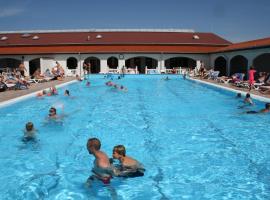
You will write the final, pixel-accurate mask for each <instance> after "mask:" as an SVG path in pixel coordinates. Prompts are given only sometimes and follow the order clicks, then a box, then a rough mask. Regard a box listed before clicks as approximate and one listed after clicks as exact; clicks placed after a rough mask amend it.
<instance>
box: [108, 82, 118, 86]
mask: <svg viewBox="0 0 270 200" xmlns="http://www.w3.org/2000/svg"><path fill="white" fill-rule="evenodd" d="M105 85H107V86H115V85H116V84H115V83H114V82H112V81H107V82H106V83H105Z"/></svg>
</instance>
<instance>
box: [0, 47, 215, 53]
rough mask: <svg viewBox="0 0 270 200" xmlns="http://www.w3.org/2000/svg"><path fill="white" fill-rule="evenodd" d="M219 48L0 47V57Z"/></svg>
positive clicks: (211, 49)
mask: <svg viewBox="0 0 270 200" xmlns="http://www.w3.org/2000/svg"><path fill="white" fill-rule="evenodd" d="M218 48H220V47H218V46H214V47H213V46H195V45H191V46H189V45H56V46H12V47H0V55H1V54H2V55H10V54H17V55H21V54H24V55H27V54H29V55H30V54H50V53H208V52H211V51H214V50H217V49H218Z"/></svg>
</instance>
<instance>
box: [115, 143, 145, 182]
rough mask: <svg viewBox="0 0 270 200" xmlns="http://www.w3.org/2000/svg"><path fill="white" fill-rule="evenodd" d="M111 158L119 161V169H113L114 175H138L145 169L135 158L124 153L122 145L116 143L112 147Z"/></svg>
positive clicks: (142, 173)
mask: <svg viewBox="0 0 270 200" xmlns="http://www.w3.org/2000/svg"><path fill="white" fill-rule="evenodd" d="M113 158H114V159H117V160H119V162H120V167H119V169H116V170H114V174H115V175H116V176H121V177H138V176H143V175H144V171H145V169H144V168H143V166H142V165H141V164H140V163H139V162H138V161H137V160H135V159H133V158H131V157H129V156H127V155H126V148H125V146H124V145H117V146H115V147H114V148H113Z"/></svg>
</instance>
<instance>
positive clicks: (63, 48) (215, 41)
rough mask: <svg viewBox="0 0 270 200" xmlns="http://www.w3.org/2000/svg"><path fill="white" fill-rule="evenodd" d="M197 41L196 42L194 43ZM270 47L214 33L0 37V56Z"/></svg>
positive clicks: (267, 40) (265, 41) (263, 41)
mask: <svg viewBox="0 0 270 200" xmlns="http://www.w3.org/2000/svg"><path fill="white" fill-rule="evenodd" d="M196 37H198V39H195V38H196ZM261 47H270V38H264V39H259V40H253V41H247V42H241V43H235V44H232V43H230V42H229V41H227V40H225V39H223V38H221V37H219V36H217V35H215V34H213V33H196V32H158V31H157V32H151V31H148V32H147V31H103V32H96V31H82V32H39V33H34V32H31V33H29V34H23V33H0V55H7V54H48V53H79V52H80V53H116V52H117V53H118V52H120V53H121V52H122V53H135V52H137V53H217V52H226V51H235V50H244V49H253V48H261Z"/></svg>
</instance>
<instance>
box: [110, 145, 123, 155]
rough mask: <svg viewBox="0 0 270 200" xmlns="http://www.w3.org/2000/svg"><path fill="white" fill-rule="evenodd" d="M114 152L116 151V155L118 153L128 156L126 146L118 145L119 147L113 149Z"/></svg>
mask: <svg viewBox="0 0 270 200" xmlns="http://www.w3.org/2000/svg"><path fill="white" fill-rule="evenodd" d="M113 151H115V152H116V153H118V154H119V155H121V156H126V148H125V146H124V145H117V146H115V147H113Z"/></svg>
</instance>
